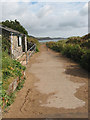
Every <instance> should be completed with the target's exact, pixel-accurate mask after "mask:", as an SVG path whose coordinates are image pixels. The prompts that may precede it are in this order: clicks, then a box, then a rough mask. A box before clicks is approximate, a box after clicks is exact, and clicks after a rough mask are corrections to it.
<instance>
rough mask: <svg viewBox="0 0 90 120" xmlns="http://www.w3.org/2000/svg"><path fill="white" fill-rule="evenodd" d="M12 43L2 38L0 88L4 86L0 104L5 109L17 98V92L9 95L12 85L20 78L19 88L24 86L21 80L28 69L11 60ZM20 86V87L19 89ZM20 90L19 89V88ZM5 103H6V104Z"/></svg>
mask: <svg viewBox="0 0 90 120" xmlns="http://www.w3.org/2000/svg"><path fill="white" fill-rule="evenodd" d="M9 47H10V41H9V40H8V39H7V38H5V37H4V36H3V37H2V82H1V83H0V86H2V94H0V98H2V101H0V104H1V105H2V106H3V105H4V104H5V106H4V108H5V107H7V106H9V105H11V104H12V103H13V101H14V98H15V92H14V93H11V94H10V95H8V94H7V90H8V87H9V85H10V83H12V82H13V80H14V79H15V78H17V77H19V86H21V85H22V86H23V83H24V80H21V77H22V72H23V71H25V69H26V67H25V66H22V65H21V64H20V62H18V61H16V60H14V59H12V58H11V56H10V54H9V49H8V48H9ZM19 86H18V87H19ZM17 90H18V88H17ZM4 102H5V103H4Z"/></svg>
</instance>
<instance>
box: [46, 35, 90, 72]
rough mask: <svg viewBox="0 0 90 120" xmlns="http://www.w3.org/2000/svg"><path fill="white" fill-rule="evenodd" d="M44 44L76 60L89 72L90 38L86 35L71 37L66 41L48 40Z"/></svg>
mask: <svg viewBox="0 0 90 120" xmlns="http://www.w3.org/2000/svg"><path fill="white" fill-rule="evenodd" d="M46 45H47V47H49V48H51V49H53V50H55V51H57V52H61V53H62V54H63V55H65V56H66V57H68V58H71V59H72V60H74V61H76V62H77V63H79V64H80V65H81V66H82V67H83V68H84V69H86V70H87V71H89V72H90V65H89V61H90V39H89V38H88V37H87V38H86V36H83V37H71V38H68V39H67V40H66V41H64V40H63V41H58V42H48V43H46Z"/></svg>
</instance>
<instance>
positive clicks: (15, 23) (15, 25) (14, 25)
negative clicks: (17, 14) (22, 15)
mask: <svg viewBox="0 0 90 120" xmlns="http://www.w3.org/2000/svg"><path fill="white" fill-rule="evenodd" d="M2 25H5V26H7V27H9V28H12V29H14V30H17V31H19V32H21V33H23V34H26V35H28V32H27V31H26V30H25V28H24V27H23V26H22V25H21V24H20V22H19V21H17V20H15V21H11V20H10V21H9V20H6V21H5V22H4V21H3V22H2Z"/></svg>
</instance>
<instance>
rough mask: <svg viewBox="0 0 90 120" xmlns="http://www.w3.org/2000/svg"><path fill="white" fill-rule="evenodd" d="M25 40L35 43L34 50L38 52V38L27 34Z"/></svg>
mask: <svg viewBox="0 0 90 120" xmlns="http://www.w3.org/2000/svg"><path fill="white" fill-rule="evenodd" d="M27 40H28V42H31V43H32V44H36V52H39V47H40V43H39V41H38V39H37V38H35V37H33V36H28V38H27Z"/></svg>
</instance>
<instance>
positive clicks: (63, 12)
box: [2, 0, 88, 37]
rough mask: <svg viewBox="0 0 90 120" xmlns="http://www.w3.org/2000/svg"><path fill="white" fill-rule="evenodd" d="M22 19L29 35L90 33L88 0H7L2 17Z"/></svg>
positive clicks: (52, 35)
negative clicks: (24, 0)
mask: <svg viewBox="0 0 90 120" xmlns="http://www.w3.org/2000/svg"><path fill="white" fill-rule="evenodd" d="M6 19H8V20H15V19H17V20H19V21H20V23H21V24H22V25H23V26H24V27H25V28H26V30H27V31H28V33H29V35H33V36H41V37H42V36H43V37H45V36H49V37H69V36H82V35H85V34H87V33H88V3H87V2H18V0H17V2H4V3H2V20H6Z"/></svg>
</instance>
